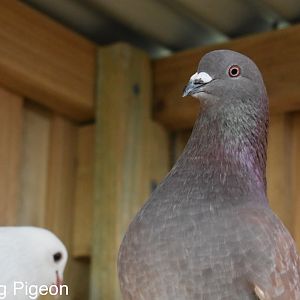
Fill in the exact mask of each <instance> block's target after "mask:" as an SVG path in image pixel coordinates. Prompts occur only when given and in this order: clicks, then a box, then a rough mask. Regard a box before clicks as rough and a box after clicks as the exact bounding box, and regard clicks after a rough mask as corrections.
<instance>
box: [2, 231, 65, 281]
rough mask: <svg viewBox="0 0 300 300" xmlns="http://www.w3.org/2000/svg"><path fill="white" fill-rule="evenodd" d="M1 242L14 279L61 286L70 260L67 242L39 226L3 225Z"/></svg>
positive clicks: (11, 276) (6, 262) (9, 271)
mask: <svg viewBox="0 0 300 300" xmlns="http://www.w3.org/2000/svg"><path fill="white" fill-rule="evenodd" d="M0 244H1V247H2V245H4V244H5V245H6V246H5V248H3V247H2V252H4V256H5V258H4V262H3V264H5V265H6V266H7V270H8V271H7V272H8V273H11V274H10V278H12V279H13V280H15V281H22V282H27V283H28V284H29V285H31V284H36V285H39V286H41V285H47V286H51V285H60V284H61V283H62V280H63V273H64V269H65V266H66V263H67V259H68V253H67V250H66V247H65V246H64V244H63V243H62V242H61V241H60V240H59V239H58V238H57V237H56V236H55V235H54V234H53V233H52V232H50V231H48V230H46V229H43V228H37V227H1V229H0Z"/></svg>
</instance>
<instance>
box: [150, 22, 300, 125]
mask: <svg viewBox="0 0 300 300" xmlns="http://www.w3.org/2000/svg"><path fill="white" fill-rule="evenodd" d="M287 45H288V46H287ZM299 45H300V25H295V26H291V27H288V28H287V29H282V30H277V31H272V32H267V33H262V34H257V35H253V36H249V37H245V38H241V39H236V40H232V41H230V42H227V43H223V44H217V45H213V46H208V47H202V48H198V49H193V50H190V51H185V52H181V53H178V54H174V55H172V56H170V57H167V58H163V59H159V60H156V61H154V62H153V70H154V93H155V94H154V99H155V102H154V111H155V119H156V120H158V121H160V122H161V123H162V124H164V125H165V126H167V127H168V128H171V129H179V128H191V127H192V126H193V124H194V121H195V119H196V117H197V114H198V112H199V108H200V106H199V103H198V101H196V100H193V99H192V98H190V99H182V97H181V95H182V90H183V87H184V86H185V85H186V83H187V81H188V80H189V78H190V76H191V74H193V73H195V70H196V68H197V66H198V62H199V60H200V58H201V57H202V56H203V55H204V54H205V53H207V52H209V51H211V50H214V49H232V50H235V51H238V52H242V53H244V54H246V55H248V56H249V57H250V58H252V59H253V60H254V61H255V62H256V63H257V65H258V67H259V68H260V70H261V72H262V74H263V77H264V79H265V83H266V86H267V89H268V93H269V97H270V109H271V111H272V112H273V113H279V112H287V111H296V110H299V109H300V85H299V79H298V74H299V73H300V63H299V61H300V48H299V47H300V46H299Z"/></svg>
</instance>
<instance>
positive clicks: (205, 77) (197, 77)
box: [191, 72, 212, 83]
mask: <svg viewBox="0 0 300 300" xmlns="http://www.w3.org/2000/svg"><path fill="white" fill-rule="evenodd" d="M191 80H201V81H202V82H203V83H208V82H210V81H212V77H211V76H210V75H209V74H207V73H206V72H200V73H195V74H194V75H192V77H191Z"/></svg>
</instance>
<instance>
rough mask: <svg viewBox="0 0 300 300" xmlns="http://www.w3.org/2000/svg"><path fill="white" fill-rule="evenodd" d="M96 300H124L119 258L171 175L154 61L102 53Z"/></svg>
mask: <svg viewBox="0 0 300 300" xmlns="http://www.w3.org/2000/svg"><path fill="white" fill-rule="evenodd" d="M98 60H99V65H98V68H99V73H98V80H97V109H96V160H95V203H94V230H93V231H94V235H93V249H92V273H91V284H90V286H91V299H92V300H96V299H106V300H116V299H120V292H119V284H118V279H117V269H116V261H117V253H118V248H119V245H120V242H121V239H122V237H123V235H124V233H125V231H126V229H127V226H128V224H129V222H130V220H131V219H132V218H133V216H134V215H135V213H136V212H137V210H138V209H139V208H140V207H141V206H142V204H143V203H144V202H145V200H146V199H147V198H148V196H149V193H150V192H151V189H152V188H153V187H154V186H155V185H156V184H157V182H159V181H160V180H161V178H162V177H163V176H164V175H165V174H166V172H167V170H168V161H169V156H168V135H167V134H166V132H165V130H164V129H163V128H162V127H161V126H159V125H157V124H155V123H153V121H152V118H151V87H152V85H151V72H150V61H149V59H148V57H147V56H146V55H145V54H144V53H143V52H141V51H139V50H137V49H134V48H132V47H130V46H127V45H124V44H117V45H114V46H111V47H105V48H102V49H100V50H99V54H98Z"/></svg>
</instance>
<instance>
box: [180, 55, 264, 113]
mask: <svg viewBox="0 0 300 300" xmlns="http://www.w3.org/2000/svg"><path fill="white" fill-rule="evenodd" d="M188 95H191V96H193V97H195V98H197V99H199V100H201V102H202V103H203V104H204V106H205V105H208V106H209V105H217V106H224V107H226V106H230V107H238V106H249V105H251V106H259V107H260V106H262V105H265V103H261V102H267V101H266V99H267V97H266V90H265V86H264V82H263V79H262V76H261V74H260V72H259V70H258V68H257V66H256V65H255V64H254V62H253V61H252V60H251V59H249V58H248V57H246V56H245V55H242V54H240V53H238V52H234V51H231V50H215V51H212V52H209V53H207V54H206V55H204V56H203V58H202V59H201V61H200V63H199V66H198V70H197V72H196V73H195V74H193V75H192V76H191V78H190V80H189V83H188V85H187V86H186V87H185V89H184V93H183V97H184V96H188Z"/></svg>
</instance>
